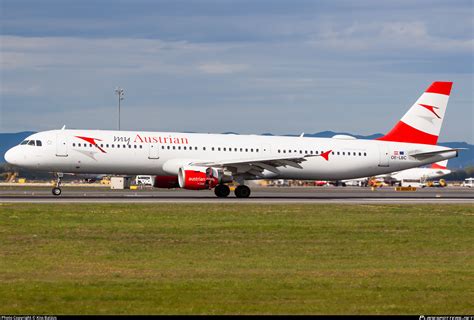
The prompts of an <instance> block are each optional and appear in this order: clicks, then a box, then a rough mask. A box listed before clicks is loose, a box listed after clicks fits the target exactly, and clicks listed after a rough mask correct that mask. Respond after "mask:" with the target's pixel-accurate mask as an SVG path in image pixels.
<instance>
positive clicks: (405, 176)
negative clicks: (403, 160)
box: [382, 160, 451, 183]
mask: <svg viewBox="0 0 474 320" xmlns="http://www.w3.org/2000/svg"><path fill="white" fill-rule="evenodd" d="M447 165H448V160H443V161H440V162H436V163H433V164H432V165H431V166H430V167H428V168H411V169H406V170H402V171H398V172H392V173H390V174H389V175H387V176H382V177H383V178H384V179H385V180H386V181H389V182H394V183H397V182H398V183H401V182H402V181H404V180H413V181H415V180H417V181H426V180H429V179H435V178H440V177H442V176H445V175H447V174H450V173H451V170H449V169H448V167H447Z"/></svg>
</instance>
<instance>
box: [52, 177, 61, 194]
mask: <svg viewBox="0 0 474 320" xmlns="http://www.w3.org/2000/svg"><path fill="white" fill-rule="evenodd" d="M56 176H57V179H56V185H55V186H54V188H53V190H51V192H52V193H53V195H55V196H59V195H60V194H61V188H60V186H61V179H62V177H63V174H62V173H61V172H58V173H57V174H56Z"/></svg>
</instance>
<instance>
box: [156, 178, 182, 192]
mask: <svg viewBox="0 0 474 320" xmlns="http://www.w3.org/2000/svg"><path fill="white" fill-rule="evenodd" d="M153 187H155V188H166V189H172V188H179V183H178V177H177V176H155V182H154V183H153Z"/></svg>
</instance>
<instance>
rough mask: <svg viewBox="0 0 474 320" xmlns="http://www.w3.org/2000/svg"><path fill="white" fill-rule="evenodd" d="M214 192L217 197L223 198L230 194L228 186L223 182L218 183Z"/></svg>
mask: <svg viewBox="0 0 474 320" xmlns="http://www.w3.org/2000/svg"><path fill="white" fill-rule="evenodd" d="M214 194H215V195H216V196H218V197H219V198H225V197H227V196H228V195H229V194H230V188H229V186H227V185H225V184H218V185H217V186H216V187H215V188H214Z"/></svg>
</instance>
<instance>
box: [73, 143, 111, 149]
mask: <svg viewBox="0 0 474 320" xmlns="http://www.w3.org/2000/svg"><path fill="white" fill-rule="evenodd" d="M80 146H81V144H80V143H79V147H80ZM112 148H115V145H114V144H113V145H112Z"/></svg>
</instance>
